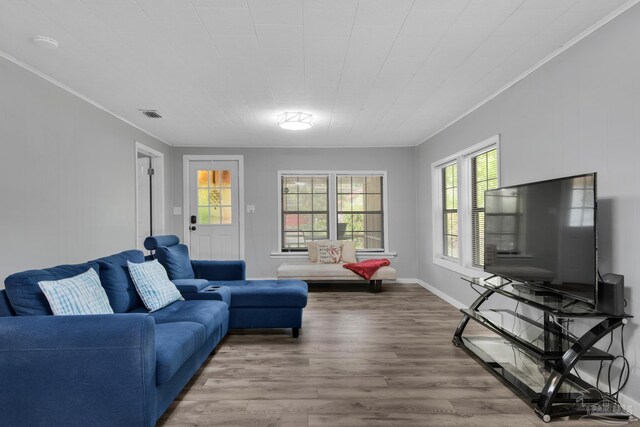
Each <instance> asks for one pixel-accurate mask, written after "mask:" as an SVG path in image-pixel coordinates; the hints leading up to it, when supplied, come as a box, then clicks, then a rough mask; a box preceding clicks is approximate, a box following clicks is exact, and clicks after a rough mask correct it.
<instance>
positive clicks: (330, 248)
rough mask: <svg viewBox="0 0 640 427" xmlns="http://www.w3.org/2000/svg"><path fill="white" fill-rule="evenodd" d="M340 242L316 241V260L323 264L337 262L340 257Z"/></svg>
mask: <svg viewBox="0 0 640 427" xmlns="http://www.w3.org/2000/svg"><path fill="white" fill-rule="evenodd" d="M340 246H341V245H340V243H339V242H336V241H333V240H325V241H320V242H318V262H321V263H323V264H337V263H339V262H340V258H341V257H342V250H341V249H340Z"/></svg>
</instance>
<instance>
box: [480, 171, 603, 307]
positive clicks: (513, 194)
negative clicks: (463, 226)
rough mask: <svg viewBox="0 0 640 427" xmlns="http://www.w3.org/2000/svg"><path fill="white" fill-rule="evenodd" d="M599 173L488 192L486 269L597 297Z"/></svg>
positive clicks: (592, 299) (581, 296) (588, 298)
mask: <svg viewBox="0 0 640 427" xmlns="http://www.w3.org/2000/svg"><path fill="white" fill-rule="evenodd" d="M596 207H597V204H596V174H595V173H592V174H587V175H580V176H572V177H566V178H560V179H554V180H549V181H541V182H535V183H530V184H524V185H516V186H511V187H504V188H499V189H496V190H489V191H487V192H486V193H485V228H484V230H485V231H484V269H485V271H487V272H489V273H493V274H496V275H499V276H502V277H506V278H509V279H512V280H515V281H518V282H522V283H525V284H534V285H539V286H543V287H545V288H550V289H553V290H554V291H557V292H561V293H564V294H567V295H570V296H573V297H576V298H578V299H581V300H586V301H590V302H594V303H595V301H596V295H597V283H598V282H597V275H598V273H597V248H596Z"/></svg>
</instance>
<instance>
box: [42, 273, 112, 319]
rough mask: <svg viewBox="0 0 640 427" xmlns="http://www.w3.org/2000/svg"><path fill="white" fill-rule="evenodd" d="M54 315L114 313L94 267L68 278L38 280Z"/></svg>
mask: <svg viewBox="0 0 640 427" xmlns="http://www.w3.org/2000/svg"><path fill="white" fill-rule="evenodd" d="M38 286H40V289H42V292H43V293H44V296H45V297H46V298H47V301H49V305H50V306H51V311H52V312H53V314H54V315H56V316H59V315H78V314H113V309H112V308H111V306H110V305H109V298H108V297H107V293H106V292H105V291H104V288H103V287H102V285H101V284H100V277H98V273H96V271H95V270H94V269H93V268H90V269H89V270H87V271H86V272H84V273H82V274H78V275H77V276H73V277H69V278H68V279H60V280H51V281H45V280H43V281H42V282H38Z"/></svg>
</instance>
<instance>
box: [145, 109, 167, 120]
mask: <svg viewBox="0 0 640 427" xmlns="http://www.w3.org/2000/svg"><path fill="white" fill-rule="evenodd" d="M140 111H141V112H142V114H144V115H145V116H147V117H149V118H150V119H161V118H162V116H161V115H160V113H158V112H157V111H156V110H140Z"/></svg>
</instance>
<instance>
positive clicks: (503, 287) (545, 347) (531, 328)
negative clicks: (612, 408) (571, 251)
mask: <svg viewBox="0 0 640 427" xmlns="http://www.w3.org/2000/svg"><path fill="white" fill-rule="evenodd" d="M462 279H463V280H465V281H467V282H469V283H470V284H471V286H472V287H474V288H475V289H476V290H477V289H480V290H482V289H483V290H484V292H479V293H480V296H479V297H478V299H477V300H476V301H475V302H474V303H473V304H472V305H471V306H470V307H469V308H467V309H461V310H460V311H461V312H462V314H463V315H464V316H463V318H462V320H461V321H460V324H459V325H458V328H457V330H456V332H455V334H454V337H453V343H454V344H455V345H456V346H458V347H460V348H462V349H464V350H465V351H466V352H467V353H468V354H470V355H471V356H472V357H473V358H475V359H476V360H477V361H478V362H480V363H481V364H483V365H485V366H486V367H487V368H488V369H489V370H490V371H491V372H492V373H494V374H495V375H497V376H498V378H500V379H501V380H502V381H503V382H504V383H506V384H507V385H508V386H510V387H511V388H513V389H514V390H516V391H517V392H518V393H519V394H520V395H521V396H522V397H523V398H525V399H526V400H528V401H529V402H530V403H531V404H533V405H534V408H535V412H536V413H537V414H538V416H540V418H542V419H543V420H544V421H545V422H549V421H551V419H553V418H557V417H563V416H580V415H585V414H586V413H588V412H589V410H590V408H591V407H593V405H596V404H598V403H601V402H602V401H603V399H611V396H608V395H606V394H605V393H603V392H601V391H600V390H598V389H597V388H596V387H595V386H593V385H591V384H589V383H588V382H586V381H584V380H583V379H581V378H580V377H578V376H577V375H575V374H573V373H572V372H571V371H572V370H573V368H574V367H575V365H576V363H578V362H579V361H581V360H596V361H602V360H613V359H614V356H613V355H611V354H609V353H607V352H605V351H602V350H600V349H598V348H595V347H594V345H595V344H596V343H597V342H598V341H600V339H602V338H603V337H604V336H606V335H607V334H608V333H610V332H611V331H613V330H615V329H616V328H618V327H619V326H622V325H623V324H624V323H626V321H627V320H626V319H627V318H629V317H631V316H628V315H623V316H611V315H608V314H606V313H601V312H598V311H597V310H596V309H595V308H593V307H592V306H591V305H589V304H588V303H585V302H583V301H581V300H576V299H575V298H570V297H567V296H565V295H561V294H558V293H556V292H553V291H549V290H547V289H543V288H535V287H531V286H529V285H526V286H523V285H522V284H518V283H514V282H511V281H509V280H506V279H503V278H500V277H496V276H493V277H491V278H488V279H478V278H470V277H463V278H462ZM492 297H493V298H492ZM490 298H492V299H491V301H490V300H489V299H490ZM509 301H511V302H509ZM494 302H495V303H494ZM513 305H515V307H513V308H507V306H511V307H512V306H513ZM481 306H482V308H481ZM519 307H520V308H521V309H520V310H518V308H519ZM576 318H580V319H595V320H594V322H595V323H596V324H595V326H592V327H591V329H589V330H588V331H587V332H585V333H584V334H582V336H576V335H574V334H572V333H571V332H570V325H571V322H573V321H574V320H575V319H576ZM469 320H473V321H474V323H475V324H477V325H480V327H475V328H473V332H474V333H475V335H470V334H467V333H465V334H464V336H463V333H464V332H465V330H467V327H468V323H469ZM594 322H592V323H594ZM583 323H585V322H583Z"/></svg>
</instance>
